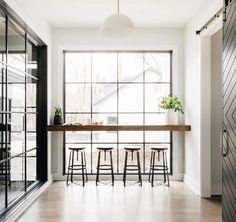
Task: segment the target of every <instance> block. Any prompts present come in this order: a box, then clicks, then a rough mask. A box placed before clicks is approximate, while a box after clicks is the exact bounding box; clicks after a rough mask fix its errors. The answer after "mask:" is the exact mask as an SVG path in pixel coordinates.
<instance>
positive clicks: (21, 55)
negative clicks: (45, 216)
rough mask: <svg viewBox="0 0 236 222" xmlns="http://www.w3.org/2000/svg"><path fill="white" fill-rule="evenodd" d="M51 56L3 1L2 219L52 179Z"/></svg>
mask: <svg viewBox="0 0 236 222" xmlns="http://www.w3.org/2000/svg"><path fill="white" fill-rule="evenodd" d="M46 51H47V49H46V46H45V45H44V43H43V42H42V41H41V40H39V39H38V38H35V36H34V33H33V32H32V31H31V29H30V28H29V27H28V26H27V25H26V24H25V23H24V22H23V21H22V20H21V19H20V18H19V17H18V16H17V15H16V14H15V13H14V11H12V9H11V8H10V7H8V6H7V5H6V4H5V3H4V2H1V3H0V220H1V217H3V216H4V217H6V214H7V212H9V211H10V210H14V209H15V208H14V207H15V206H16V205H17V204H20V203H21V200H23V199H24V198H25V196H26V195H27V194H29V193H30V192H32V191H33V190H35V188H36V187H38V186H41V185H42V184H43V182H45V181H46V178H47V173H46V171H45V168H47V162H46V159H47V146H46V144H47V135H46V134H45V133H42V131H43V132H44V130H43V128H42V127H44V128H46V125H47V117H45V115H46V116H47V111H46V110H47V108H46V107H47V106H46V103H47V97H45V95H47V93H46V92H47V88H46V87H45V85H44V84H45V83H46V79H47V71H46V70H47V63H46V60H47V56H46V54H45V53H46ZM42 86H43V87H44V91H42ZM42 97H43V98H44V100H42ZM44 155H45V156H44Z"/></svg>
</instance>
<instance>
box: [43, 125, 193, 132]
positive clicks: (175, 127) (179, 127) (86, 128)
mask: <svg viewBox="0 0 236 222" xmlns="http://www.w3.org/2000/svg"><path fill="white" fill-rule="evenodd" d="M47 131H191V126H190V125H145V126H144V125H80V126H79V125H59V126H55V125H52V126H47Z"/></svg>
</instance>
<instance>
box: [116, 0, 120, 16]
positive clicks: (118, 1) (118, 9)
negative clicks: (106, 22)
mask: <svg viewBox="0 0 236 222" xmlns="http://www.w3.org/2000/svg"><path fill="white" fill-rule="evenodd" d="M117 13H118V14H120V0H117Z"/></svg>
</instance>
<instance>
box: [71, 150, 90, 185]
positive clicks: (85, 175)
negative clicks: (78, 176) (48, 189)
mask: <svg viewBox="0 0 236 222" xmlns="http://www.w3.org/2000/svg"><path fill="white" fill-rule="evenodd" d="M69 150H70V155H69V163H68V172H67V180H66V185H67V186H68V185H69V176H70V181H71V183H73V176H74V171H79V170H81V172H82V181H83V186H84V185H85V183H86V182H87V181H88V173H87V166H86V156H85V147H69ZM75 154H77V155H76V156H77V161H78V160H79V154H80V155H81V164H75V159H74V158H75Z"/></svg>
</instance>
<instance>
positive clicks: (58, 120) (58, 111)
mask: <svg viewBox="0 0 236 222" xmlns="http://www.w3.org/2000/svg"><path fill="white" fill-rule="evenodd" d="M53 123H54V125H62V124H63V116H62V108H61V107H60V106H56V107H55V111H54V119H53Z"/></svg>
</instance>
